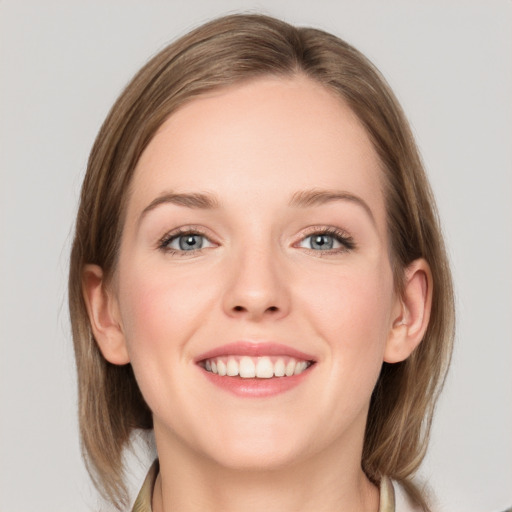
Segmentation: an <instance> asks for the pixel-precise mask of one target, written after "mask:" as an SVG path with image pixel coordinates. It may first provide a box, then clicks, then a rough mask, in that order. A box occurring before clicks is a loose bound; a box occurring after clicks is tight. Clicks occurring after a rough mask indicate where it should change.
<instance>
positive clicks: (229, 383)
mask: <svg viewBox="0 0 512 512" xmlns="http://www.w3.org/2000/svg"><path fill="white" fill-rule="evenodd" d="M311 369H312V366H310V367H309V368H307V369H306V370H304V371H303V372H302V373H300V374H299V375H292V376H290V377H272V378H270V379H256V378H254V379H243V378H242V377H221V376H220V375H217V374H216V373H212V372H208V371H206V370H205V369H204V368H200V370H201V371H202V372H203V374H204V375H205V377H206V378H207V379H208V380H209V381H210V382H211V383H212V384H215V385H216V386H218V387H219V388H221V389H223V390H225V391H228V392H229V393H232V394H234V395H236V396H240V397H248V398H249V397H252V398H264V397H270V396H275V395H279V394H281V393H285V392H286V391H289V390H290V389H293V388H294V387H296V386H298V385H299V384H300V383H301V382H302V381H303V380H304V379H306V378H307V377H308V375H309V374H310V372H311Z"/></svg>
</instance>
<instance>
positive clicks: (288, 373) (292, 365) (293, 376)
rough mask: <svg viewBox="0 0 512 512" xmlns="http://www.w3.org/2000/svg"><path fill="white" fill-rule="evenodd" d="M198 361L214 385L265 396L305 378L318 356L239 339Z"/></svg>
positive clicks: (251, 395) (253, 395) (291, 386)
mask: <svg viewBox="0 0 512 512" xmlns="http://www.w3.org/2000/svg"><path fill="white" fill-rule="evenodd" d="M195 362H196V364H197V366H198V367H199V368H200V369H201V371H202V374H203V375H204V376H205V377H207V379H208V381H209V382H210V383H212V384H214V385H215V387H218V388H220V389H222V390H224V391H228V392H229V393H232V394H234V395H237V396H238V397H246V398H249V397H253V398H263V397H270V396H274V395H279V394H281V393H284V392H286V391H288V390H291V389H293V388H295V387H296V386H298V385H299V384H300V383H301V382H304V379H306V378H307V376H308V375H310V374H311V370H312V367H313V366H315V363H316V360H315V359H314V358H313V357H312V356H310V355H308V354H305V353H303V352H300V351H299V350H296V349H294V348H292V347H290V346H287V345H281V344H278V343H266V342H265V343H253V342H240V341H239V342H236V343H230V344H227V345H223V346H221V347H217V348H215V349H213V350H210V351H209V352H206V353H204V354H202V355H200V356H199V357H198V358H197V359H196V360H195Z"/></svg>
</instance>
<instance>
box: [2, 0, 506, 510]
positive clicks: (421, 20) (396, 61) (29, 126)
mask: <svg viewBox="0 0 512 512" xmlns="http://www.w3.org/2000/svg"><path fill="white" fill-rule="evenodd" d="M235 11H237V12H238V11H256V12H264V13H268V14H272V15H276V16H279V17H282V18H284V19H285V20H287V21H290V22H292V23H297V24H302V25H311V26H315V27H318V28H322V29H325V30H328V31H331V32H334V33H335V34H337V35H338V36H340V37H342V38H344V39H346V40H348V41H349V42H350V43H352V44H354V45H355V46H356V47H357V48H359V49H360V50H362V51H363V52H364V53H365V54H366V55H367V56H368V57H369V58H370V59H371V60H373V61H374V63H375V64H376V65H377V66H378V67H379V68H380V70H381V71H382V72H383V73H384V75H385V76H386V78H387V79H388V81H389V82H390V84H391V86H392V87H393V89H394V90H395V92H396V94H397V96H398V98H399V99H400V101H401V102H402V104H403V107H404V109H405V112H406V113H407V115H408V117H409V119H410V121H411V124H412V127H413V130H414V133H415V135H416V137H417V140H418V143H419V146H420V148H421V152H422V155H423V158H424V161H425V164H426V167H427V170H428V173H429V176H430V178H431V181H432V184H433V188H434V191H435V193H436V195H437V199H438V203H439V209H440V213H441V217H442V221H443V225H444V230H445V234H446V238H447V243H448V248H449V253H450V258H451V261H452V263H453V271H454V277H455V284H456V291H457V308H458V332H457V342H456V349H455V354H454V360H453V367H452V369H451V373H450V376H449V379H448V382H447V385H446V388H445V391H444V393H443V396H442V399H441V402H440V404H439V407H438V411H437V416H436V420H435V424H434V429H433V435H432V442H431V446H430V450H429V453H428V456H427V458H426V460H425V463H424V464H423V466H422V469H421V475H420V476H421V477H423V478H424V479H426V480H428V481H429V482H430V485H431V486H432V487H433V488H434V489H435V490H436V492H437V495H438V500H439V510H441V511H445V512H462V511H464V512H500V511H502V510H504V509H505V508H507V507H508V506H511V505H512V434H511V433H512V371H511V366H512V270H511V267H512V200H511V196H512V149H511V148H512V137H511V135H512V100H511V97H512V38H511V34H512V2H511V1H509V0H502V1H485V2H484V1H480V2H477V1H474V2H469V1H465V2H462V1H461V2H454V1H450V0H447V1H440V0H439V1H431V2H423V1H416V0H403V1H386V2H383V1H369V0H365V1H355V0H354V1H348V0H346V1H344V0H336V1H315V2H313V1H298V0H296V1H293V2H292V1H288V2H286V1H276V0H273V1H259V2H257V1H254V2H251V1H243V0H239V1H237V0H232V1H230V0H217V1H210V0H186V1H156V0H153V1H148V0H146V1H133V0H131V1H130V0H124V1H114V0H111V1H105V0H103V1H91V0H89V1H87V2H85V1H82V2H79V1H76V0H73V1H71V0H68V1H62V2H58V3H56V2H52V1H49V0H45V1H35V0H34V1H27V0H24V1H19V0H18V1H16V0H12V1H7V0H3V1H1V0H0V88H1V89H0V93H1V94H0V109H1V110H0V141H1V145H0V344H1V345H0V512H32V511H35V510H37V511H39V512H50V511H51V512H59V511H74V512H82V511H86V510H94V509H97V507H98V499H97V497H96V495H95V492H94V490H93V489H92V487H91V485H90V483H89V480H88V477H87V475H86V472H85V470H84V467H83V463H82V461H81V458H80V450H79V444H78V432H77V420H76V390H75V387H76V384H75V374H74V361H73V353H72V347H71V338H70V328H69V320H68V313H67V302H66V301H67V298H66V274H67V265H68V252H69V245H70V238H71V232H72V224H73V219H74V214H75V211H76V205H77V198H78V194H79V189H80V184H81V179H82V177H83V174H84V170H85V166H86V160H87V156H88V152H89V150H90V147H91V145H92V142H93V139H94V137H95V134H96V133H97V131H98V129H99V126H100V124H101V122H102V120H103V118H104V117H105V115H106V113H107V111H108V109H109V107H110V106H111V104H112V102H113V101H114V99H115V98H116V96H117V95H118V94H119V92H120V91H121V89H122V87H123V86H124V85H125V84H126V82H127V81H128V80H129V79H130V77H131V76H132V74H133V73H134V72H135V71H136V70H138V68H139V67H140V66H141V65H142V64H143V63H144V62H145V61H146V60H147V59H148V58H149V57H150V56H151V55H153V54H154V53H155V52H156V51H158V50H159V49H161V48H162V47H163V46H164V45H166V43H168V42H169V41H171V40H173V39H175V38H176V37H177V36H179V35H182V34H184V33H185V32H187V31H188V30H189V29H191V28H192V27H195V26H197V25H199V24H200V23H202V22H204V21H206V20H208V19H210V18H212V17H214V16H217V15H220V14H226V13H228V12H235ZM148 459H149V457H148V456H145V457H144V456H141V457H139V458H135V457H132V458H131V462H130V468H131V473H130V478H131V481H132V483H133V489H134V491H136V490H137V487H138V486H139V485H140V482H141V479H142V478H143V477H144V475H145V472H146V465H147V463H148ZM104 510H106V509H105V508H104Z"/></svg>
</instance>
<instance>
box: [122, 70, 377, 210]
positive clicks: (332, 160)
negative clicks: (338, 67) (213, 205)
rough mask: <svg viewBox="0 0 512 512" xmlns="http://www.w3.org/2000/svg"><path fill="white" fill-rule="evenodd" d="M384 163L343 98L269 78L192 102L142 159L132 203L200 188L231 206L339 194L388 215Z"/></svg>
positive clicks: (308, 84)
mask: <svg viewBox="0 0 512 512" xmlns="http://www.w3.org/2000/svg"><path fill="white" fill-rule="evenodd" d="M380 175H381V171H380V163H379V159H378V157H377V154H376V152H375V150H374V148H373V145H372V143H371V141H370V140H369V137H368V135H367V133H366V130H365V129H364V127H363V126H362V124H361V122H360V121H359V119H358V118H357V116H356V115H355V114H354V113H353V112H352V110H351V109H350V108H349V107H348V105H347V104H346V103H345V102H344V101H343V100H342V98H341V97H339V96H337V95H336V94H335V93H333V92H331V91H329V90H327V89H326V88H325V87H324V86H322V85H320V84H318V83H316V82H314V81H313V80H311V79H308V78H305V77H302V76H298V77H293V78H281V77H265V78H259V79H256V80H252V81H249V82H244V83H242V84H236V85H233V86H230V87H226V88H223V89H221V90H219V91H215V92H213V93H208V94H205V95H203V96H201V97H199V98H197V99H194V100H192V101H190V102H188V103H187V104H185V105H184V106H182V107H181V108H180V109H178V111H176V112H175V113H174V114H172V115H171V116H170V117H169V118H168V119H167V120H166V121H165V122H164V124H163V125H162V126H161V127H160V129H159V130H158V131H157V133H156V135H155V136H154V138H153V139H152V141H151V142H150V144H149V145H148V147H147V148H146V150H145V151H144V153H143V154H142V156H141V158H140V160H139V162H138V164H137V167H136V170H135V175H134V178H133V182H132V196H133V197H132V200H133V201H130V202H132V203H133V202H135V203H139V202H140V204H138V205H136V206H137V208H143V207H144V203H147V202H148V201H151V200H152V199H153V197H152V196H155V195H158V194H159V193H162V192H164V191H165V190H168V189H172V190H173V191H177V192H181V191H187V192H188V191H190V190H191V189H194V187H195V188H196V189H197V188H200V189H202V190H204V191H208V192H212V193H215V194H220V195H221V196H222V195H226V197H230V198H233V197H235V196H236V197H244V196H251V197H255V196H261V197H267V196H268V194H269V184H271V186H272V193H273V195H276V191H280V192H281V195H282V196H283V198H284V196H286V195H288V196H289V195H290V194H293V192H295V191H297V190H302V189H311V188H321V189H323V188H333V187H334V188H338V189H339V188H341V189H348V191H349V192H351V193H354V194H357V195H361V196H363V197H364V199H365V200H366V201H368V202H371V203H373V205H374V207H375V208H376V209H377V210H379V209H382V208H383V198H382V191H381V186H380V182H381V178H380Z"/></svg>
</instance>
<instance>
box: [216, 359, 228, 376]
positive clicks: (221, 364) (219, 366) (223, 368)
mask: <svg viewBox="0 0 512 512" xmlns="http://www.w3.org/2000/svg"><path fill="white" fill-rule="evenodd" d="M217 373H218V374H219V375H220V376H221V377H224V375H226V365H225V363H224V362H223V361H220V360H219V361H218V362H217Z"/></svg>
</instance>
